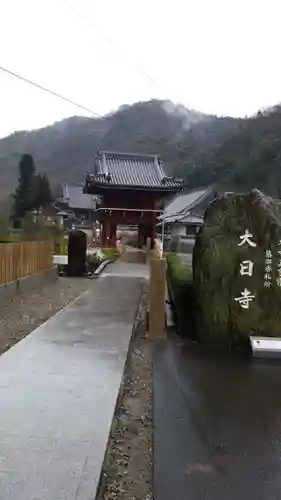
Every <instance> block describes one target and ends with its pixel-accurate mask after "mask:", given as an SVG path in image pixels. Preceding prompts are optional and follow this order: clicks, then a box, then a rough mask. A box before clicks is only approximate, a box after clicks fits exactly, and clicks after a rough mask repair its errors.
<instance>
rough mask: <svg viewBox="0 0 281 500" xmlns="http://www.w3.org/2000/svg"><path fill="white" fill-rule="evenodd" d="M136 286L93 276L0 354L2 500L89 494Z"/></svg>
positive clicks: (82, 499) (58, 499) (85, 498)
mask: <svg viewBox="0 0 281 500" xmlns="http://www.w3.org/2000/svg"><path fill="white" fill-rule="evenodd" d="M114 268H115V269H116V268H117V269H119V268H118V264H116V265H114V266H111V269H113V270H114ZM117 274H118V273H117ZM142 283H143V280H142V279H138V278H136V277H134V279H132V278H130V277H127V278H126V277H122V276H117V277H116V276H107V277H105V278H104V279H101V280H93V283H92V287H91V288H90V290H89V291H87V292H86V293H84V294H83V295H82V296H81V297H80V298H78V299H77V300H76V301H75V302H73V303H72V304H70V305H69V306H68V307H67V308H65V309H64V310H63V311H61V312H60V313H58V314H57V315H56V316H54V317H53V318H51V319H50V320H48V321H47V322H46V323H45V324H43V325H41V326H40V327H39V328H37V329H36V330H35V331H34V332H33V333H31V334H30V335H29V336H28V337H26V338H25V339H24V340H22V341H21V342H19V343H18V344H17V345H16V346H15V347H13V348H12V349H10V350H9V351H8V352H6V353H5V354H3V355H2V356H1V357H0V409H1V410H0V499H1V500H89V499H92V498H94V497H95V492H96V488H97V484H98V481H99V477H100V472H101V467H102V463H103V458H104V453H105V450H106V446H107V441H108V436H109V431H110V427H111V422H112V417H113V414H114V410H115V405H116V400H117V396H118V391H119V388H120V383H121V380H122V375H123V370H124V364H125V360H126V356H127V351H128V345H129V341H130V338H131V333H132V329H133V324H134V319H135V312H136V307H137V303H138V300H139V297H140V293H141V289H142Z"/></svg>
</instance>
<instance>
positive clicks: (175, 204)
mask: <svg viewBox="0 0 281 500" xmlns="http://www.w3.org/2000/svg"><path fill="white" fill-rule="evenodd" d="M212 191H213V190H212V188H210V187H208V188H204V189H200V190H198V191H190V192H189V193H181V194H179V195H177V196H176V197H175V198H174V199H173V200H172V201H170V203H168V204H167V205H166V207H165V209H164V213H163V215H161V216H160V217H159V220H163V219H165V220H166V221H167V222H172V221H179V220H182V219H183V218H184V217H185V216H186V215H190V213H191V212H192V214H193V215H196V214H195V211H196V207H197V206H198V205H199V203H202V201H204V200H205V199H207V198H208V197H209V196H212Z"/></svg>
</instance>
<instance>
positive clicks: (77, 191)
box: [62, 184, 95, 210]
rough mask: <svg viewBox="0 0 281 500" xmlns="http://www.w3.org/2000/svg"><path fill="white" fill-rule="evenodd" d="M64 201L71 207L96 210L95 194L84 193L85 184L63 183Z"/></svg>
mask: <svg viewBox="0 0 281 500" xmlns="http://www.w3.org/2000/svg"><path fill="white" fill-rule="evenodd" d="M62 191H63V200H62V201H63V202H64V203H66V204H67V205H68V207H69V208H73V209H74V208H80V209H84V210H94V209H95V202H94V199H93V195H91V194H84V193H83V186H79V185H74V184H63V186H62Z"/></svg>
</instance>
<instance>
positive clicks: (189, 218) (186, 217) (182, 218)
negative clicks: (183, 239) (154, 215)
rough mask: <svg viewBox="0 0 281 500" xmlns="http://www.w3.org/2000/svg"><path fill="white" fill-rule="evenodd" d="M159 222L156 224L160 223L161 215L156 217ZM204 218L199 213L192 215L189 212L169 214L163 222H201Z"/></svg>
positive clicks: (159, 224)
mask: <svg viewBox="0 0 281 500" xmlns="http://www.w3.org/2000/svg"><path fill="white" fill-rule="evenodd" d="M159 219H160V222H159V223H158V224H157V225H158V226H161V225H162V222H161V217H158V220H159ZM203 222H204V218H203V217H200V216H199V215H194V214H192V213H190V212H187V213H184V214H178V215H171V216H170V217H169V216H168V217H166V218H165V224H169V223H170V224H203Z"/></svg>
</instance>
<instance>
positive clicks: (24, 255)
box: [0, 240, 54, 285]
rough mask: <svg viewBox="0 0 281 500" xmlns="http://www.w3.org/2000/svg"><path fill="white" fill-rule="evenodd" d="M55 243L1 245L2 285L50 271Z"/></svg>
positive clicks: (28, 242) (0, 281) (29, 242)
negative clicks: (46, 270)
mask: <svg viewBox="0 0 281 500" xmlns="http://www.w3.org/2000/svg"><path fill="white" fill-rule="evenodd" d="M53 248H54V244H53V241H49V240H48V241H24V242H19V243H0V285H3V284H5V283H9V282H10V281H16V280H19V279H20V278H24V277H25V276H29V275H31V274H35V273H38V272H39V271H44V270H45V269H50V268H51V267H52V265H53Z"/></svg>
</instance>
